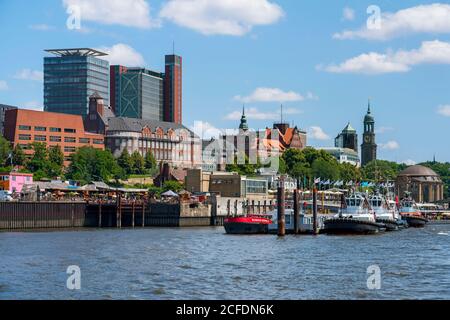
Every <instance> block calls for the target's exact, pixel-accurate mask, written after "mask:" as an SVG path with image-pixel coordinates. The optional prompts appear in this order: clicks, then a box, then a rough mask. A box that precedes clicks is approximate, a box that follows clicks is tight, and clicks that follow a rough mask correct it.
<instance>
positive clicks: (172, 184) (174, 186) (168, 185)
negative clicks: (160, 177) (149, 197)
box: [162, 180, 183, 192]
mask: <svg viewBox="0 0 450 320" xmlns="http://www.w3.org/2000/svg"><path fill="white" fill-rule="evenodd" d="M162 189H163V191H164V192H166V191H169V190H172V191H173V192H180V191H181V190H183V184H181V183H180V182H178V181H175V180H169V181H166V182H164V184H163V187H162Z"/></svg>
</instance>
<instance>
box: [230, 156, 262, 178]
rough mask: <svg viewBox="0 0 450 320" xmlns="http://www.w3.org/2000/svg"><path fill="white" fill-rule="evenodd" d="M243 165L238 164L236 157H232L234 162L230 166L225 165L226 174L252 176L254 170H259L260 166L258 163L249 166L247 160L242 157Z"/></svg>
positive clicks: (245, 157)
mask: <svg viewBox="0 0 450 320" xmlns="http://www.w3.org/2000/svg"><path fill="white" fill-rule="evenodd" d="M242 162H243V163H238V157H237V156H236V157H234V162H233V163H232V164H227V165H226V166H225V170H226V171H228V172H237V173H239V174H240V175H242V176H253V175H255V173H256V170H258V169H259V167H260V165H259V164H258V161H257V163H256V164H251V163H250V160H249V158H248V157H247V156H246V155H244V161H242Z"/></svg>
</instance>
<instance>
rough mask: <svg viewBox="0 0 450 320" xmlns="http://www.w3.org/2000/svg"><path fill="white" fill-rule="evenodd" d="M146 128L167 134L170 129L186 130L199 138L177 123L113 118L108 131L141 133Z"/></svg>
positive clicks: (110, 119) (109, 120)
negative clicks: (161, 130)
mask: <svg viewBox="0 0 450 320" xmlns="http://www.w3.org/2000/svg"><path fill="white" fill-rule="evenodd" d="M144 127H149V128H151V129H152V130H154V129H156V128H161V129H163V130H164V131H165V132H167V131H168V130H169V129H173V130H177V129H184V130H187V131H188V132H190V133H191V135H194V136H195V137H197V135H195V133H194V132H192V131H191V130H189V129H188V128H187V127H185V126H183V125H181V124H177V123H172V122H164V121H157V120H147V119H134V118H125V117H113V118H109V119H108V131H131V132H141V131H142V129H143V128H144Z"/></svg>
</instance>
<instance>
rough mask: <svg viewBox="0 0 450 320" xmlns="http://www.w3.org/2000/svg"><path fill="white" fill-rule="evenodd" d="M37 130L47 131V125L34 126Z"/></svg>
mask: <svg viewBox="0 0 450 320" xmlns="http://www.w3.org/2000/svg"><path fill="white" fill-rule="evenodd" d="M34 130H35V131H47V128H46V127H34Z"/></svg>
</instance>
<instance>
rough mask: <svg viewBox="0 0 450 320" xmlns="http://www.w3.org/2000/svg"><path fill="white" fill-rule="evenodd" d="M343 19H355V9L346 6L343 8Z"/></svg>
mask: <svg viewBox="0 0 450 320" xmlns="http://www.w3.org/2000/svg"><path fill="white" fill-rule="evenodd" d="M342 20H345V21H353V20H355V10H353V9H352V8H350V7H345V8H344V9H343V10H342Z"/></svg>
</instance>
